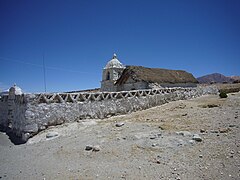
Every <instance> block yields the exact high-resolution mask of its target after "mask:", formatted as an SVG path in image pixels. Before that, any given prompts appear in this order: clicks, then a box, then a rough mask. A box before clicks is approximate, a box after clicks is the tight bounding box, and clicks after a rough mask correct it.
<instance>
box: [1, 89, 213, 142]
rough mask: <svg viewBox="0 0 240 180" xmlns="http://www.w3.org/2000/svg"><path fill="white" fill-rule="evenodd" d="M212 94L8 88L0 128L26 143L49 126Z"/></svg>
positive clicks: (195, 91) (209, 91)
mask: <svg viewBox="0 0 240 180" xmlns="http://www.w3.org/2000/svg"><path fill="white" fill-rule="evenodd" d="M216 93H218V89H217V88H216V86H198V87H196V88H163V89H146V90H133V91H121V92H96V93H87V92H82V93H51V94H22V95H16V94H15V93H14V89H13V88H11V89H10V92H9V95H4V96H2V97H0V126H1V127H2V128H5V129H8V130H10V131H12V132H13V133H14V134H15V135H16V136H18V137H21V138H22V140H24V141H27V140H28V138H30V137H32V136H33V135H35V134H37V133H38V132H39V131H42V130H44V129H46V128H48V127H49V126H54V125H59V124H63V123H65V122H74V121H78V120H81V119H102V118H106V117H110V116H114V115H120V114H127V113H130V112H134V111H138V110H143V109H147V108H151V107H154V106H158V105H161V104H164V103H167V102H170V101H176V100H183V99H190V98H195V97H199V96H202V95H204V94H216Z"/></svg>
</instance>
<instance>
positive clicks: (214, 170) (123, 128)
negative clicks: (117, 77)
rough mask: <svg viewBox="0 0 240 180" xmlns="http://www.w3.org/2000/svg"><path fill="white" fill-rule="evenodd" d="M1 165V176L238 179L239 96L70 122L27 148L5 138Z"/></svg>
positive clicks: (33, 140) (1, 138)
mask: <svg viewBox="0 0 240 180" xmlns="http://www.w3.org/2000/svg"><path fill="white" fill-rule="evenodd" d="M46 137H48V138H46ZM193 137H194V138H193ZM0 162H1V163H0V178H1V179H46V180H48V179H104V180H105V179H136V180H139V179H179V180H180V179H189V180H192V179H194V180H195V179H196V180H197V179H206V180H209V179H224V180H225V179H226V180H227V179H240V93H234V94H230V95H229V97H228V98H226V99H220V98H219V97H218V96H203V97H200V98H196V99H193V100H186V101H176V102H171V103H168V104H165V105H162V106H158V107H155V108H151V109H148V110H144V111H139V112H135V113H131V114H128V115H124V116H116V117H111V118H108V119H103V120H86V121H80V122H76V123H71V124H64V125H61V126H57V127H52V128H50V129H48V130H46V131H43V132H41V133H39V134H38V135H36V136H35V137H33V138H31V139H30V140H29V141H28V143H27V144H22V145H13V144H12V143H11V142H10V141H9V139H8V137H7V136H6V135H5V134H4V133H0Z"/></svg>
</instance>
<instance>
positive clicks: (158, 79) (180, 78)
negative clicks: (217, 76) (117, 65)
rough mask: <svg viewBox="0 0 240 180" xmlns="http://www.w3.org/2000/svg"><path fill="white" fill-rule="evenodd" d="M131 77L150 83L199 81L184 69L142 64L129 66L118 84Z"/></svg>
mask: <svg viewBox="0 0 240 180" xmlns="http://www.w3.org/2000/svg"><path fill="white" fill-rule="evenodd" d="M129 77H131V78H132V79H133V80H135V81H145V82H149V83H158V84H163V83H171V84H174V83H198V81H197V80H196V79H195V78H194V77H193V75H192V74H191V73H188V72H186V71H182V70H169V69H160V68H146V67H142V66H127V67H126V68H125V69H124V71H123V73H122V75H121V77H120V78H119V79H118V80H117V82H116V84H117V85H121V84H124V83H125V82H126V81H127V80H128V78H129Z"/></svg>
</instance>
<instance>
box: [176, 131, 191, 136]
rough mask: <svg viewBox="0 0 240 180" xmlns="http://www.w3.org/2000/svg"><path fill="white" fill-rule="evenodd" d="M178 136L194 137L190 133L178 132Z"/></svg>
mask: <svg viewBox="0 0 240 180" xmlns="http://www.w3.org/2000/svg"><path fill="white" fill-rule="evenodd" d="M176 134H177V135H182V136H192V134H191V133H190V132H188V131H179V132H176Z"/></svg>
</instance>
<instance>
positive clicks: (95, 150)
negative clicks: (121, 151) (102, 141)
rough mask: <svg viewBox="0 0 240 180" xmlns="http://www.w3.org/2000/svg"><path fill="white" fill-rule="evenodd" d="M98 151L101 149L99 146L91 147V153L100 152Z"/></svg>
mask: <svg viewBox="0 0 240 180" xmlns="http://www.w3.org/2000/svg"><path fill="white" fill-rule="evenodd" d="M100 150H101V148H100V146H99V145H95V146H93V147H92V151H94V152H97V151H100Z"/></svg>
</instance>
